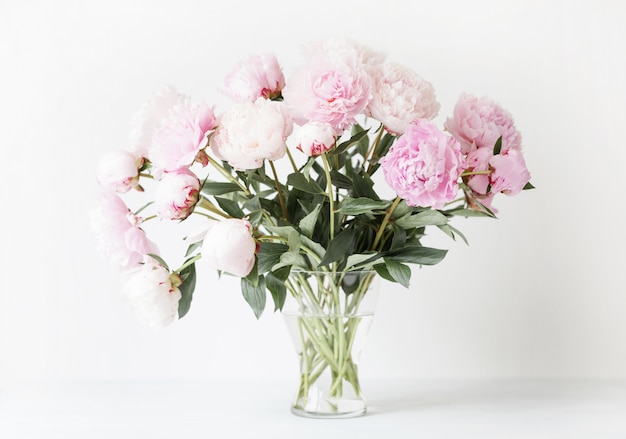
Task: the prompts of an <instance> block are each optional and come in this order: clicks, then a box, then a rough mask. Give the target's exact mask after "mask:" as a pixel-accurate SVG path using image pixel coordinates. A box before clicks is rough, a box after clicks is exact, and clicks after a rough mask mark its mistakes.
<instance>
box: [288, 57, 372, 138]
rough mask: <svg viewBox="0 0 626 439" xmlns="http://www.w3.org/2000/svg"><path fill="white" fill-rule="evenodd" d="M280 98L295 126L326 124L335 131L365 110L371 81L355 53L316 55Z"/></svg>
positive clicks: (292, 79) (294, 77)
mask: <svg viewBox="0 0 626 439" xmlns="http://www.w3.org/2000/svg"><path fill="white" fill-rule="evenodd" d="M344 55H345V54H344ZM283 97H284V99H285V103H286V104H287V105H288V106H289V107H290V108H291V110H292V112H293V115H294V120H295V121H296V122H297V123H299V124H304V123H306V122H308V121H309V120H312V121H316V122H326V123H328V124H330V125H332V126H333V128H335V129H336V130H338V131H339V130H343V129H345V128H347V127H348V126H350V125H351V124H353V123H354V122H355V117H356V116H357V115H359V114H361V113H363V111H364V110H365V107H366V105H367V103H368V102H369V100H370V99H371V80H370V77H369V75H368V73H367V71H366V70H365V68H364V66H363V64H362V62H361V61H360V59H359V58H358V55H357V52H354V53H353V57H348V56H338V55H337V54H331V53H327V52H319V53H314V55H313V56H312V58H311V59H310V61H309V63H308V65H306V66H303V67H301V68H299V69H298V70H296V71H295V72H294V73H293V75H292V76H291V78H290V79H289V80H288V81H287V85H286V86H285V88H284V89H283Z"/></svg>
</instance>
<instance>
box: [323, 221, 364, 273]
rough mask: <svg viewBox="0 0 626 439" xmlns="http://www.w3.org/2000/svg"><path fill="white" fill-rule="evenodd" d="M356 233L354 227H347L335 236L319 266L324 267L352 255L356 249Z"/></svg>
mask: <svg viewBox="0 0 626 439" xmlns="http://www.w3.org/2000/svg"><path fill="white" fill-rule="evenodd" d="M354 235H355V232H354V230H353V229H347V230H344V231H343V232H341V233H340V234H338V235H337V236H335V238H334V239H333V240H332V241H330V242H329V243H328V249H327V250H326V253H325V254H324V257H323V258H322V260H321V261H320V263H319V266H320V267H323V266H325V265H328V264H330V263H332V262H337V261H339V260H340V259H341V258H344V257H347V256H348V255H350V254H351V253H352V252H353V251H354Z"/></svg>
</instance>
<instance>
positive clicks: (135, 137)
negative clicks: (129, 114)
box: [129, 85, 186, 157]
mask: <svg viewBox="0 0 626 439" xmlns="http://www.w3.org/2000/svg"><path fill="white" fill-rule="evenodd" d="M185 98H186V97H185V96H184V95H183V94H181V93H179V92H178V91H177V90H176V89H175V88H174V87H172V86H169V85H168V86H165V87H163V88H162V89H161V90H159V91H157V92H156V93H154V95H153V96H152V97H151V98H150V99H149V100H148V101H147V102H146V103H145V104H144V105H143V107H142V108H141V110H140V111H139V112H138V113H136V114H135V115H134V116H133V118H132V121H131V132H130V145H129V148H130V150H131V151H132V152H133V153H135V154H136V155H138V156H141V157H147V156H148V150H149V149H150V145H151V144H152V138H153V137H154V134H155V133H156V131H157V129H158V128H159V126H160V125H161V122H162V120H163V119H164V118H165V117H167V115H168V114H169V112H170V110H171V109H172V108H173V107H174V106H175V105H176V104H178V103H179V102H181V101H183V100H184V99H185Z"/></svg>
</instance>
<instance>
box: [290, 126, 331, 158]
mask: <svg viewBox="0 0 626 439" xmlns="http://www.w3.org/2000/svg"><path fill="white" fill-rule="evenodd" d="M336 140H337V132H336V131H335V129H334V128H333V127H332V125H330V124H328V123H325V122H308V123H306V124H304V125H303V126H302V127H300V129H299V130H298V132H297V134H296V141H297V142H298V145H297V146H296V148H297V149H299V150H300V151H302V152H303V153H305V154H306V155H308V156H318V155H320V154H323V153H325V152H327V151H329V150H330V149H332V148H333V147H334V146H335V142H336Z"/></svg>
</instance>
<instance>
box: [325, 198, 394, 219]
mask: <svg viewBox="0 0 626 439" xmlns="http://www.w3.org/2000/svg"><path fill="white" fill-rule="evenodd" d="M387 207H389V201H386V200H380V201H376V200H372V199H370V198H365V197H359V198H345V199H344V200H343V201H342V202H341V203H339V208H338V209H337V212H341V213H343V214H344V215H359V214H362V213H368V212H371V211H373V210H384V209H386V208H387Z"/></svg>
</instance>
